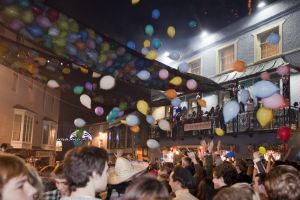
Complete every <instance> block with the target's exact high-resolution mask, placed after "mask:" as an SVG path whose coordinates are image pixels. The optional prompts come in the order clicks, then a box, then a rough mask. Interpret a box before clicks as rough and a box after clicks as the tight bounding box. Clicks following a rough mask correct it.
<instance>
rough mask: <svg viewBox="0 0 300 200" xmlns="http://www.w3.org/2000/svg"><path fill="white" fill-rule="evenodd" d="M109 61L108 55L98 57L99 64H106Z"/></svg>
mask: <svg viewBox="0 0 300 200" xmlns="http://www.w3.org/2000/svg"><path fill="white" fill-rule="evenodd" d="M106 60H107V55H106V54H100V56H99V57H98V62H99V63H104V62H105V61H106Z"/></svg>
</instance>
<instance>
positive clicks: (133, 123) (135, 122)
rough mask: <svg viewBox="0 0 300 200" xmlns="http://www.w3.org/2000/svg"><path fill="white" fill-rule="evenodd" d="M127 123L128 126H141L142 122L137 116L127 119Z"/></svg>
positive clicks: (130, 116) (129, 116)
mask: <svg viewBox="0 0 300 200" xmlns="http://www.w3.org/2000/svg"><path fill="white" fill-rule="evenodd" d="M126 123H127V125H128V126H136V125H139V124H140V120H139V118H138V117H137V116H135V115H128V116H127V117H126Z"/></svg>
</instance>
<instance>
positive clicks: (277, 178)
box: [265, 165, 300, 200]
mask: <svg viewBox="0 0 300 200" xmlns="http://www.w3.org/2000/svg"><path fill="white" fill-rule="evenodd" d="M265 187H266V191H267V195H268V199H269V200H282V199H284V200H299V199H300V190H299V188H300V172H299V171H298V170H297V169H296V168H294V167H292V166H288V165H279V166H277V167H274V168H273V169H271V171H270V172H269V173H268V174H267V176H266V180H265Z"/></svg>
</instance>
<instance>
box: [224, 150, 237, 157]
mask: <svg viewBox="0 0 300 200" xmlns="http://www.w3.org/2000/svg"><path fill="white" fill-rule="evenodd" d="M234 157H235V155H234V153H233V152H232V151H229V152H227V153H226V154H225V158H234Z"/></svg>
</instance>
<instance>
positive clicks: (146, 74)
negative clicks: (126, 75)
mask: <svg viewBox="0 0 300 200" xmlns="http://www.w3.org/2000/svg"><path fill="white" fill-rule="evenodd" d="M150 76H151V75H150V72H148V71H146V70H142V71H140V72H139V73H138V74H137V77H139V79H141V80H143V81H146V80H149V79H150Z"/></svg>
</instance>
